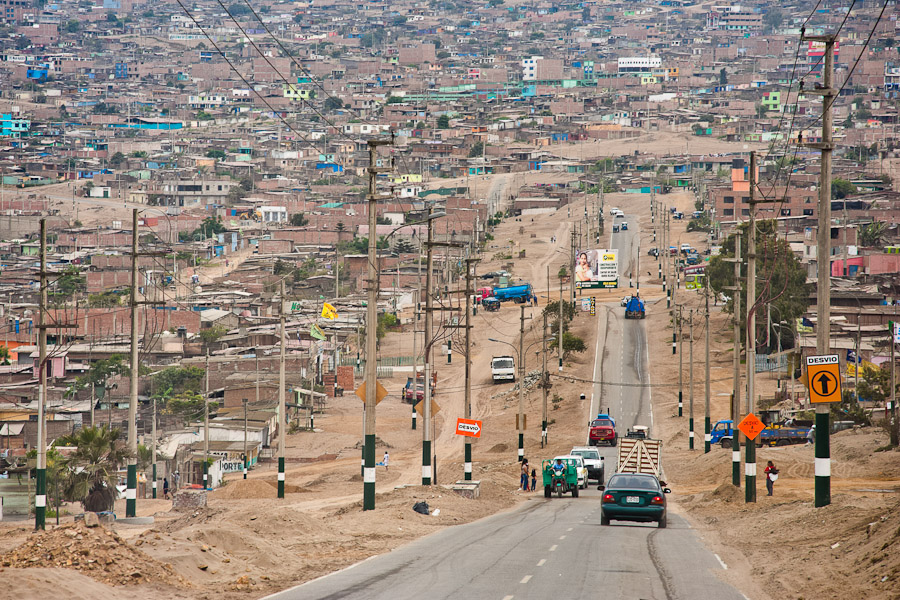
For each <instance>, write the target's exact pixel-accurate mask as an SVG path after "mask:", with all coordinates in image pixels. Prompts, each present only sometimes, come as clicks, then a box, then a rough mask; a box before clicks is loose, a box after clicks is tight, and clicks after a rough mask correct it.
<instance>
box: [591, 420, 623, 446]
mask: <svg viewBox="0 0 900 600" xmlns="http://www.w3.org/2000/svg"><path fill="white" fill-rule="evenodd" d="M617 441H618V436H617V435H616V422H615V421H613V420H612V419H611V418H609V416H608V415H597V418H596V419H594V420H593V421H591V424H590V432H589V433H588V444H589V445H591V446H599V445H600V444H601V443H604V442H605V443H607V444H609V445H610V446H615V445H616V442H617Z"/></svg>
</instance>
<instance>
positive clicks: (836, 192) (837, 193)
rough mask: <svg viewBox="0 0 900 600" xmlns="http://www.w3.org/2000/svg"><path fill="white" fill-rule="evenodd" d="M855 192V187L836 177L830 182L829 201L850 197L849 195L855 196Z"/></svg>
mask: <svg viewBox="0 0 900 600" xmlns="http://www.w3.org/2000/svg"><path fill="white" fill-rule="evenodd" d="M856 192H857V189H856V186H855V185H853V184H852V183H850V182H849V181H847V180H846V179H841V178H840V177H836V178H834V179H832V180H831V199H832V200H841V199H843V198H846V197H847V196H850V195H851V194H855V193H856Z"/></svg>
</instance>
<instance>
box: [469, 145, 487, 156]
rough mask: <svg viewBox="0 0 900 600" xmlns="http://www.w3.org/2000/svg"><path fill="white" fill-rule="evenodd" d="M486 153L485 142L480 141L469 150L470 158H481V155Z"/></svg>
mask: <svg viewBox="0 0 900 600" xmlns="http://www.w3.org/2000/svg"><path fill="white" fill-rule="evenodd" d="M483 151H484V142H481V141H478V142H475V144H473V145H472V147H471V148H470V149H469V158H475V157H476V156H481V153H482V152H483Z"/></svg>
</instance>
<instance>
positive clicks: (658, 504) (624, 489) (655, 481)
mask: <svg viewBox="0 0 900 600" xmlns="http://www.w3.org/2000/svg"><path fill="white" fill-rule="evenodd" d="M664 486H665V483H661V482H660V481H659V478H658V477H656V476H655V475H652V474H646V473H616V474H615V475H613V476H612V477H610V478H609V483H608V484H607V486H606V489H605V490H604V492H603V498H602V499H601V501H600V525H609V523H610V521H613V520H615V521H638V522H644V523H652V522H654V521H655V522H656V524H657V527H659V528H660V529H664V528H665V527H666V520H667V518H666V517H667V515H666V494H668V493H671V491H672V490H670V489H669V488H667V487H664Z"/></svg>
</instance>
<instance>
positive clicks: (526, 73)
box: [522, 56, 544, 81]
mask: <svg viewBox="0 0 900 600" xmlns="http://www.w3.org/2000/svg"><path fill="white" fill-rule="evenodd" d="M543 58H544V57H543V56H532V57H531V58H524V59H522V79H523V80H524V81H534V80H535V79H537V64H538V61H539V60H541V59H543Z"/></svg>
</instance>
